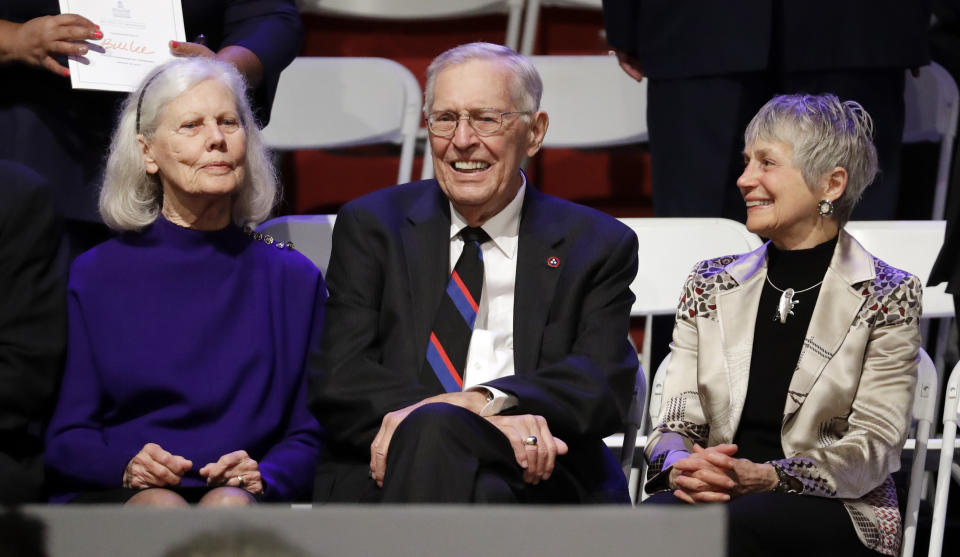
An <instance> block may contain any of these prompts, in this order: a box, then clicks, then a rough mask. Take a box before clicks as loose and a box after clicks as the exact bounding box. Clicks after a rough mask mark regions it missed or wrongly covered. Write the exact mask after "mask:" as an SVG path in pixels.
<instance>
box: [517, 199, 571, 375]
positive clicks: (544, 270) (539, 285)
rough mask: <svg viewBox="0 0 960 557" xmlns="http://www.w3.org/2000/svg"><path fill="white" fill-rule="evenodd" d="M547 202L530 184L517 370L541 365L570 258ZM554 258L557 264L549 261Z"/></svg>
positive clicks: (522, 244) (520, 260) (520, 269)
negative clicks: (552, 309) (553, 308)
mask: <svg viewBox="0 0 960 557" xmlns="http://www.w3.org/2000/svg"><path fill="white" fill-rule="evenodd" d="M547 205H549V200H548V199H546V198H545V197H544V195H543V194H541V193H540V192H538V191H537V190H536V189H534V188H533V186H532V185H530V184H529V183H528V184H527V189H526V194H525V196H524V200H523V210H522V211H521V214H520V238H519V246H518V249H517V276H516V283H515V285H514V296H513V350H514V352H513V362H514V367H515V369H516V372H517V373H524V372H526V371H527V370H531V369H535V368H536V367H537V365H538V362H537V358H538V354H540V344H541V342H542V339H543V329H544V327H545V325H546V321H547V317H548V316H549V314H550V305H551V303H552V301H553V295H554V291H555V290H556V286H557V280H558V279H559V278H560V274H561V273H562V272H563V266H564V263H565V262H566V261H567V257H566V255H567V248H568V245H567V243H566V242H564V232H563V228H562V226H561V223H559V222H557V221H556V219H553V218H551V217H550V215H549V214H548V213H549V210H548V208H547ZM553 257H555V258H556V260H551V261H552V262H554V263H556V266H554V265H551V264H550V263H548V260H550V258H553Z"/></svg>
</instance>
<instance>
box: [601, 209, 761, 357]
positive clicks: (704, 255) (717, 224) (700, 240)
mask: <svg viewBox="0 0 960 557" xmlns="http://www.w3.org/2000/svg"><path fill="white" fill-rule="evenodd" d="M620 221H621V222H623V223H624V224H626V225H627V226H629V227H630V228H631V229H633V231H634V232H635V233H636V234H637V238H638V239H639V241H640V249H639V259H640V264H641V266H642V265H652V267H650V269H649V271H647V272H644V271H643V270H641V272H639V273H637V276H636V278H635V279H634V280H633V284H631V285H630V289H631V290H632V291H633V293H634V295H636V297H637V299H636V301H634V303H633V308H631V311H630V314H631V315H632V316H635V317H637V316H642V317H645V318H646V323H645V325H644V330H645V331H650V330H651V327H652V324H653V316H654V315H672V314H673V313H674V312H676V310H677V303H678V302H679V300H680V293H681V291H682V290H683V283H684V281H686V279H687V276H688V275H689V274H690V271H691V269H693V266H694V264H696V263H697V262H698V261H702V260H704V259H710V258H713V257H720V256H723V255H734V254H740V253H746V252H749V251H753V250H755V249H756V248H758V247H760V244H761V241H760V238H758V237H757V236H755V235H754V234H751V233H750V232H749V231H747V229H746V227H745V226H744V225H743V224H741V223H739V222H736V221H733V220H728V219H720V218H625V219H620ZM650 346H651V340H650V335H649V334H644V336H643V348H642V349H641V355H642V358H641V360H642V362H641V364H642V365H643V367H644V369H652V364H651V362H650Z"/></svg>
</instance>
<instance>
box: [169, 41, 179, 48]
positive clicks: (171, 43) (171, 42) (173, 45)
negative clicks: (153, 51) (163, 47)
mask: <svg viewBox="0 0 960 557" xmlns="http://www.w3.org/2000/svg"><path fill="white" fill-rule="evenodd" d="M179 46H180V43H178V42H177V41H170V48H178V47H179Z"/></svg>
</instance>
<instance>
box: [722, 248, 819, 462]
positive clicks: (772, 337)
mask: <svg viewBox="0 0 960 557" xmlns="http://www.w3.org/2000/svg"><path fill="white" fill-rule="evenodd" d="M836 246H837V238H836V237H834V238H833V239H831V240H828V241H826V242H824V243H822V244H820V245H818V246H816V247H814V248H810V249H802V250H792V251H783V250H779V249H777V248H776V247H775V246H774V245H773V243H770V244H768V246H767V278H768V279H769V280H767V281H765V282H764V285H763V293H762V294H761V295H760V304H759V306H758V307H757V320H756V324H755V325H754V331H753V353H752V356H751V358H750V380H749V383H748V385H747V399H746V402H745V403H744V405H743V414H742V415H741V417H740V425H739V427H738V428H737V434H736V435H735V436H734V439H733V442H734V443H736V444H738V445H739V447H740V450H739V451H737V456H738V457H741V458H748V459H750V460H752V461H754V462H766V461H768V460H775V459H780V458H783V457H784V454H783V448H782V447H781V445H780V429H781V424H782V421H783V406H784V401H785V400H786V398H787V389H788V388H789V387H790V379H791V378H792V377H793V372H794V370H795V369H796V367H797V360H798V359H799V357H800V349H801V348H802V347H803V338H804V336H805V335H806V332H807V327H808V325H809V324H810V317H811V316H812V315H813V308H814V306H815V305H816V303H817V297H818V296H819V295H820V285H819V283H820V282H821V281H823V276H824V274H826V272H827V267H828V266H829V265H830V259H831V258H832V257H833V252H834V249H835V248H836ZM771 282H772V283H773V284H774V285H775V286H776V288H774V287H773V286H771V284H770V283H771ZM814 285H816V286H814ZM811 286H813V288H810V287H811ZM777 288H779V289H782V290H786V289H787V288H793V290H794V291H795V294H794V296H793V300H794V301H796V302H797V304H796V306H794V308H793V315H790V316H788V317H787V321H786V323H780V321H779V320H777V319H776V318H775V315H776V313H777V307H778V304H779V302H780V297H781V296H782V292H781V291H780V290H777ZM806 288H810V290H807V291H805V292H801V291H802V290H804V289H806Z"/></svg>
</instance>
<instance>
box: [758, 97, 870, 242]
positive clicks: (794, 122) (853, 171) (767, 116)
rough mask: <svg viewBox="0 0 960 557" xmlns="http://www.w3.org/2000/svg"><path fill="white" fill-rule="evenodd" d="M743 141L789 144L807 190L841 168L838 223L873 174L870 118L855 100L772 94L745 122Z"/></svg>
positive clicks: (845, 217) (846, 217) (847, 214)
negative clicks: (842, 187)
mask: <svg viewBox="0 0 960 557" xmlns="http://www.w3.org/2000/svg"><path fill="white" fill-rule="evenodd" d="M743 139H744V142H745V143H746V144H747V145H749V144H751V143H752V142H754V141H757V140H764V141H771V140H773V141H782V142H784V143H787V144H789V145H790V146H792V147H793V164H794V165H795V166H797V167H799V168H800V172H801V173H802V174H803V179H804V181H805V182H806V183H807V186H808V187H810V188H811V189H812V188H813V187H814V186H815V185H816V184H817V182H818V181H819V180H821V179H822V178H823V176H824V175H825V174H827V173H829V172H830V171H832V170H833V169H834V167H837V166H839V167H841V168H843V169H845V170H846V171H847V187H846V189H845V190H844V192H843V195H841V196H840V198H839V199H837V200H836V201H835V202H834V217H835V218H836V219H837V221H838V222H839V223H840V225H841V226H842V225H844V224H845V223H846V222H847V220H849V219H850V213H851V212H852V211H853V208H854V206H856V204H857V202H858V201H860V196H861V195H862V194H863V190H865V189H866V188H867V186H868V185H870V183H871V182H873V179H874V178H875V177H876V175H877V149H876V147H874V145H873V119H872V118H870V115H869V114H867V111H866V110H864V109H863V107H862V106H860V104H859V103H857V102H856V101H841V100H840V99H838V98H837V97H836V95H831V94H823V95H808V94H803V93H801V94H796V95H780V96H777V97H774V98H773V99H771V100H770V101H769V102H767V104H765V105H763V108H761V109H760V112H758V113H757V115H756V116H754V117H753V120H751V121H750V124H749V125H748V126H747V131H746V132H745V133H744V136H743Z"/></svg>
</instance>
